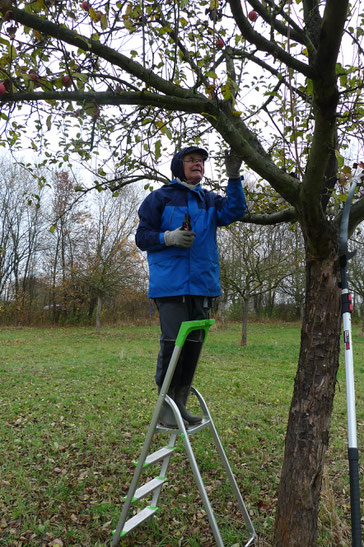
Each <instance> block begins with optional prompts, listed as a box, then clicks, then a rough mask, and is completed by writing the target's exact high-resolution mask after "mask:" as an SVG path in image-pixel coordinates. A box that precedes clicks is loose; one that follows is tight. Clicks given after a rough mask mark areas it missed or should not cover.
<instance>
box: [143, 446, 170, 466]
mask: <svg viewBox="0 0 364 547" xmlns="http://www.w3.org/2000/svg"><path fill="white" fill-rule="evenodd" d="M174 450H175V447H174V446H164V447H163V448H160V449H159V450H157V451H156V452H153V454H149V456H148V457H147V458H145V462H144V464H143V467H147V466H148V465H152V464H153V463H156V462H159V461H160V460H163V458H165V457H166V456H169V455H170V454H172V453H173V451H174Z"/></svg>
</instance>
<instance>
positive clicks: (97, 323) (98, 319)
mask: <svg viewBox="0 0 364 547" xmlns="http://www.w3.org/2000/svg"><path fill="white" fill-rule="evenodd" d="M101 308H102V298H101V296H100V295H98V297H97V308H96V332H97V333H100V326H101V319H100V318H101Z"/></svg>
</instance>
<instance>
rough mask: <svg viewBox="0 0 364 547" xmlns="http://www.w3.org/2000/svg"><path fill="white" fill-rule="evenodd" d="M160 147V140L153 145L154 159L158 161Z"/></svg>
mask: <svg viewBox="0 0 364 547" xmlns="http://www.w3.org/2000/svg"><path fill="white" fill-rule="evenodd" d="M161 146H162V143H161V141H160V139H159V140H158V141H157V142H156V143H155V146H154V149H155V159H156V160H157V161H158V160H159V158H160V157H161V155H162V154H161Z"/></svg>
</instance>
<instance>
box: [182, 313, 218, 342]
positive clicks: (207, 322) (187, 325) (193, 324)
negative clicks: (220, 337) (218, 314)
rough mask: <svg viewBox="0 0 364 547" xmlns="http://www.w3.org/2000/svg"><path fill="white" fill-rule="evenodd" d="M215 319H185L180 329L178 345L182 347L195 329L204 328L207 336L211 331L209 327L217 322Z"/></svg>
mask: <svg viewBox="0 0 364 547" xmlns="http://www.w3.org/2000/svg"><path fill="white" fill-rule="evenodd" d="M215 322H216V321H215V319H201V320H197V321H183V323H181V326H180V329H179V331H178V335H177V340H176V346H178V347H180V348H181V347H182V346H183V344H184V343H185V341H186V338H187V336H188V335H189V334H190V332H192V331H194V330H204V331H205V337H206V335H207V333H208V331H209V328H210V327H211V326H212V325H214V324H215Z"/></svg>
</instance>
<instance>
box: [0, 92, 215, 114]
mask: <svg viewBox="0 0 364 547" xmlns="http://www.w3.org/2000/svg"><path fill="white" fill-rule="evenodd" d="M39 101H70V102H78V103H84V104H87V103H95V104H98V105H113V106H118V105H140V106H156V107H159V108H166V109H168V110H182V111H184V112H191V113H196V114H198V113H201V112H208V111H209V110H210V108H209V100H208V99H206V100H204V99H203V97H202V96H201V97H200V98H199V97H198V96H195V98H193V97H189V98H183V97H173V96H166V95H159V94H158V93H151V92H149V91H140V92H135V93H134V92H132V91H124V92H123V91H121V92H119V93H112V92H110V91H104V92H91V91H90V92H84V91H64V90H62V91H44V92H34V91H29V92H24V93H6V94H5V95H2V96H1V97H0V104H1V103H25V102H39Z"/></svg>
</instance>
